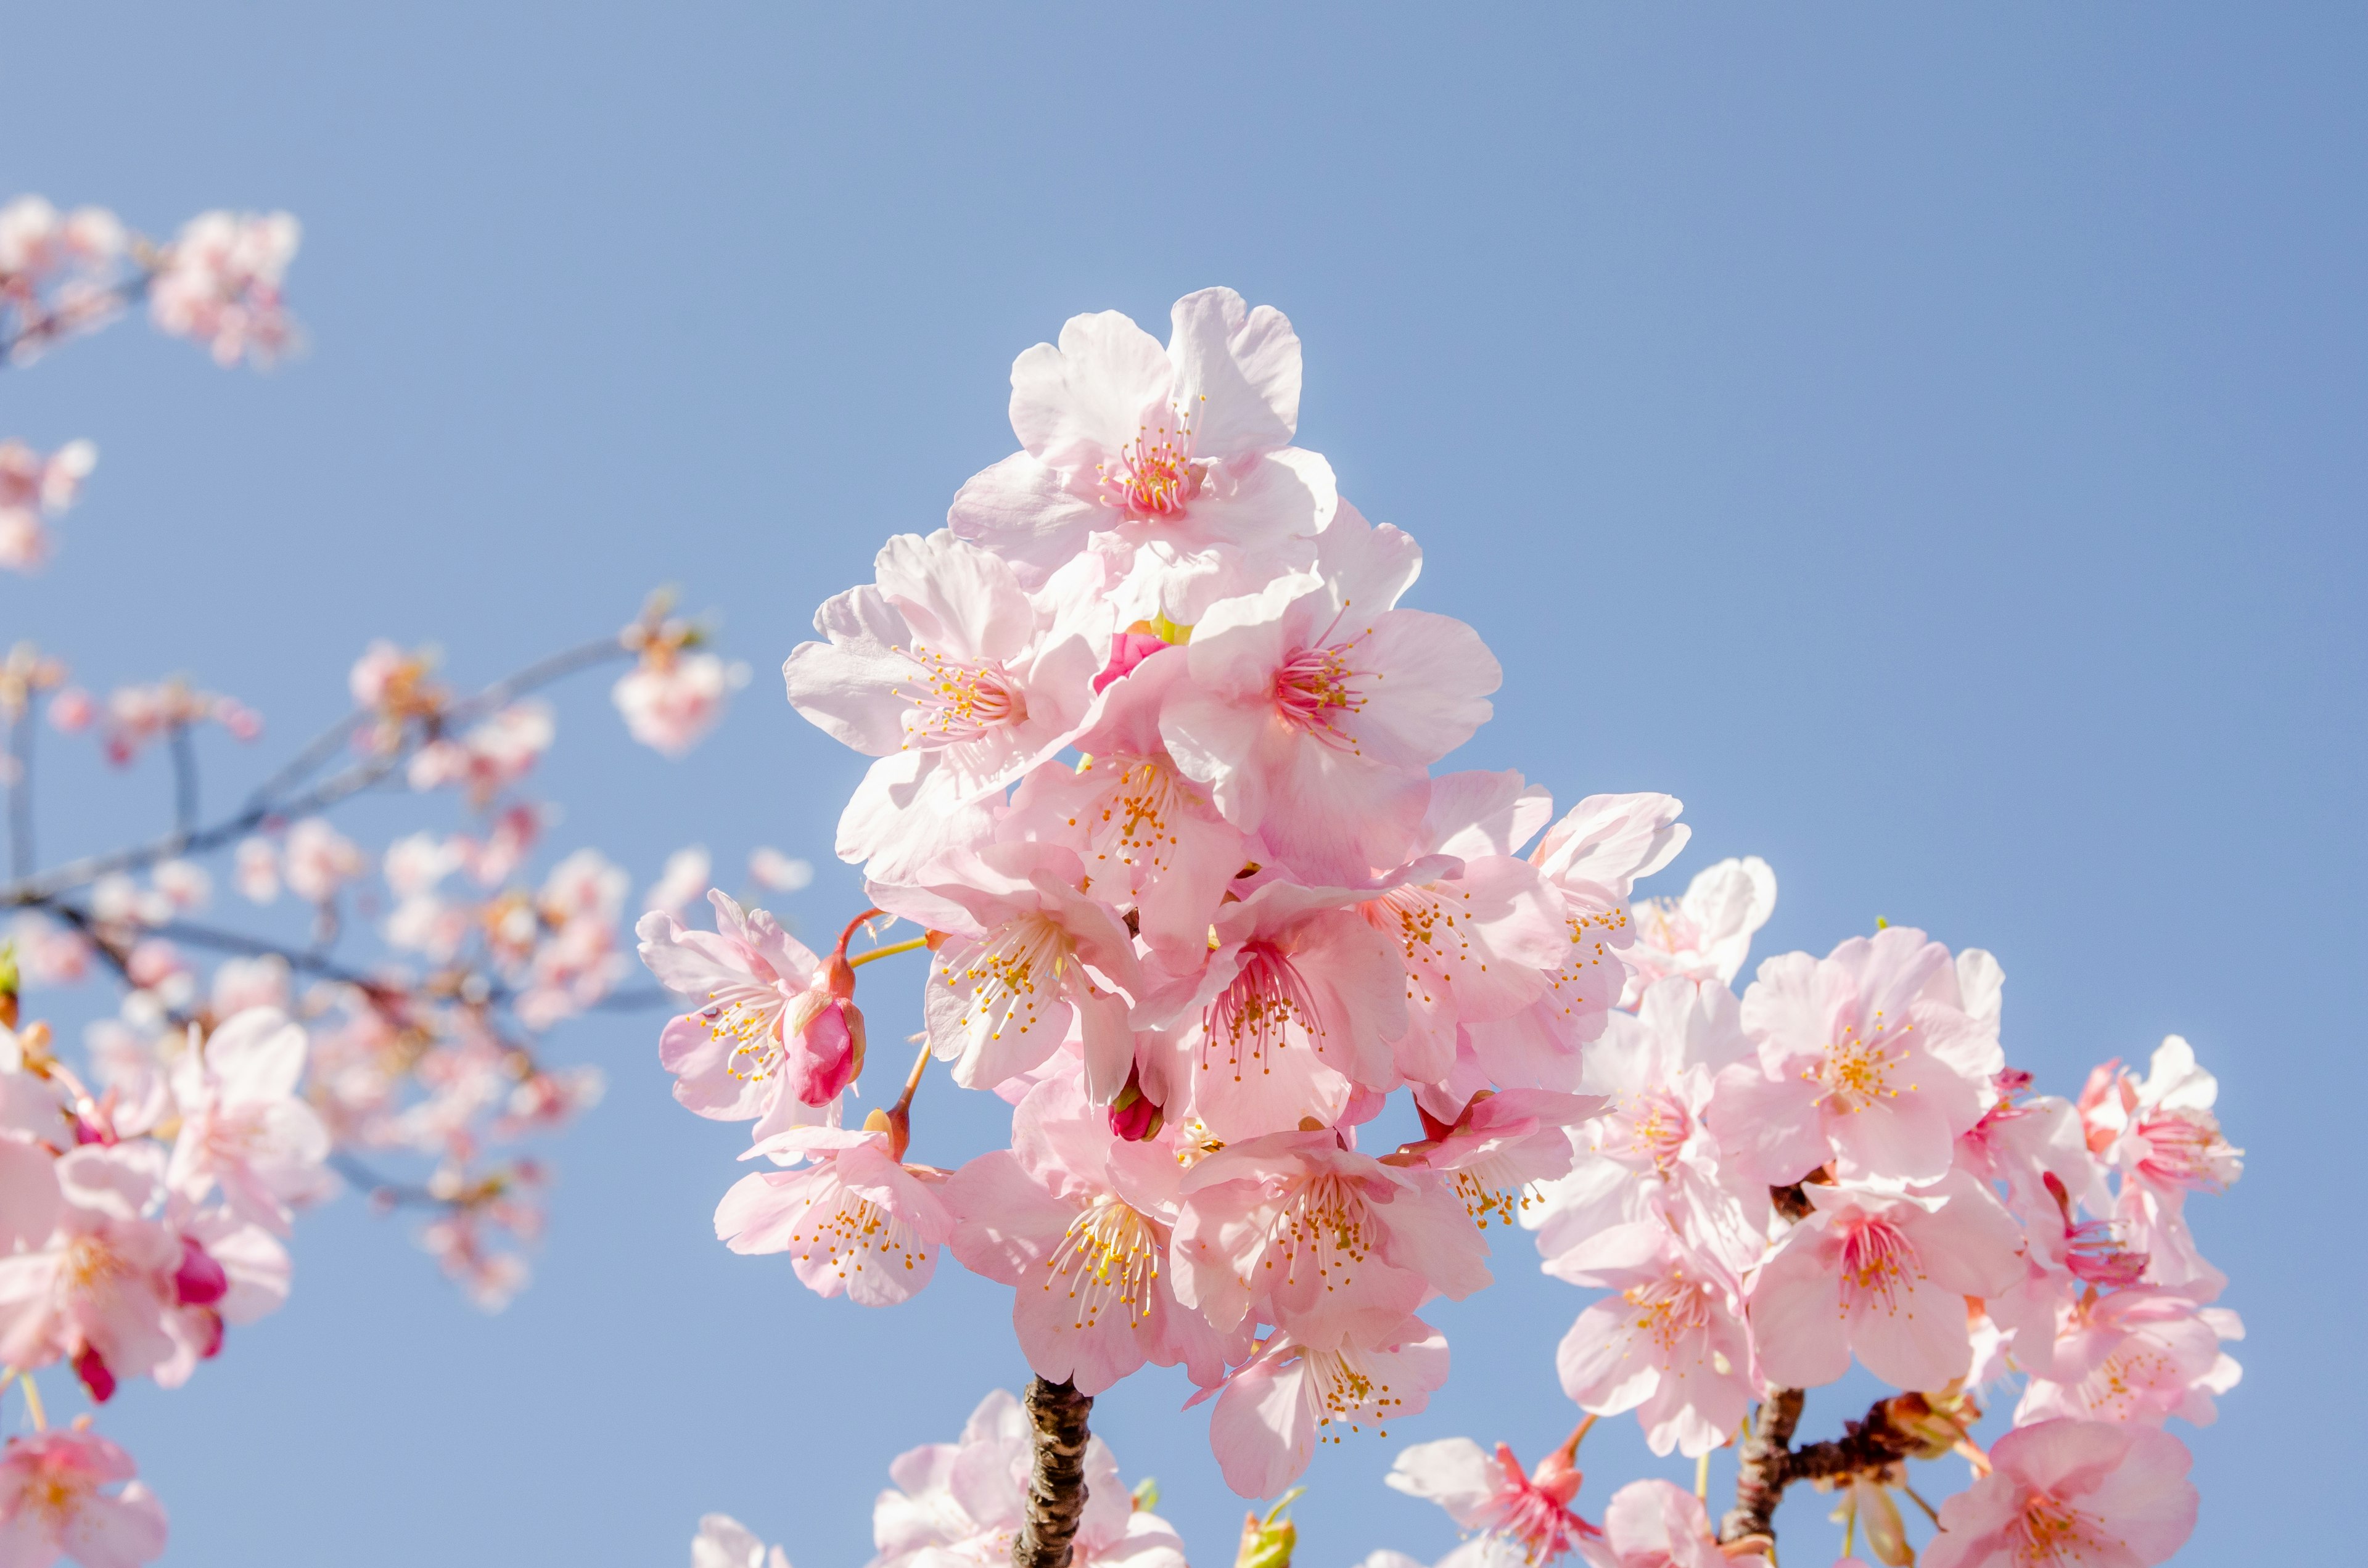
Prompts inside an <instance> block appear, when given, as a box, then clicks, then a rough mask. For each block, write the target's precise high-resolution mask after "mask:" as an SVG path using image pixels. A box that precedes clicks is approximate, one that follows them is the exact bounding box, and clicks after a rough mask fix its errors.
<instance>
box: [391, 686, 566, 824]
mask: <svg viewBox="0 0 2368 1568" xmlns="http://www.w3.org/2000/svg"><path fill="white" fill-rule="evenodd" d="M558 733H559V731H558V723H557V721H556V720H555V719H554V718H553V717H552V711H551V708H550V705H549V704H547V703H542V702H532V701H529V702H514V703H512V704H510V705H509V706H508V707H507V708H505V709H503V710H501V711H500V712H498V713H495V715H494V716H493V717H492V718H490V719H487V720H485V721H484V722H483V723H480V724H477V725H475V726H473V727H472V728H471V729H470V730H469V732H468V733H466V734H464V735H461V737H460V738H458V739H457V740H456V739H450V738H447V739H444V740H438V741H433V742H430V743H429V744H427V745H425V746H422V747H421V748H420V749H419V751H418V753H417V755H416V756H413V757H412V759H411V771H410V779H411V787H412V788H413V789H415V790H440V789H444V788H447V787H458V788H462V789H465V790H467V791H468V794H469V800H470V803H471V804H472V805H476V806H480V807H482V806H484V805H485V804H486V803H487V802H489V801H492V800H493V798H494V797H495V795H498V794H500V793H501V792H502V791H503V790H507V789H508V788H509V787H510V786H511V785H513V784H515V783H517V782H518V780H519V779H521V778H525V777H526V776H527V774H528V773H529V771H531V770H532V768H533V767H534V765H535V763H536V761H537V760H539V759H540V758H541V756H542V754H543V753H544V752H546V751H549V750H550V749H551V743H552V741H553V740H555V739H556V738H557V737H558Z"/></svg>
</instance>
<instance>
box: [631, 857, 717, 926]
mask: <svg viewBox="0 0 2368 1568" xmlns="http://www.w3.org/2000/svg"><path fill="white" fill-rule="evenodd" d="M713 869H714V865H713V862H712V859H711V858H710V857H709V855H708V853H707V847H706V846H704V845H700V844H694V845H691V846H689V848H685V849H677V850H676V851H675V852H674V853H673V854H671V855H669V856H667V857H666V869H665V870H664V871H662V872H660V873H659V874H658V880H657V881H655V882H652V883H651V884H650V885H649V887H648V889H647V890H646V891H645V892H643V894H642V912H643V914H648V913H650V912H652V911H656V912H659V913H662V914H666V915H676V916H677V917H679V916H680V915H681V914H682V912H683V911H684V910H685V909H687V908H689V906H690V902H691V900H693V899H695V898H697V897H698V896H699V895H700V893H702V892H706V891H707V881H708V875H709V873H710V872H711V871H712V870H713Z"/></svg>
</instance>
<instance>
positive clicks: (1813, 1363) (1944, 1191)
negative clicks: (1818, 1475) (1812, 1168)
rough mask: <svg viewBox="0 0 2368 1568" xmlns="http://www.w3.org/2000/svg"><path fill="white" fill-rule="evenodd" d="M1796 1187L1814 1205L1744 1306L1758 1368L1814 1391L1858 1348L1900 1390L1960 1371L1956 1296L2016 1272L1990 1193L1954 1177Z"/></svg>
mask: <svg viewBox="0 0 2368 1568" xmlns="http://www.w3.org/2000/svg"><path fill="white" fill-rule="evenodd" d="M1803 1191H1804V1193H1805V1194H1806V1196H1807V1198H1808V1200H1809V1203H1810V1204H1811V1206H1812V1208H1813V1210H1814V1211H1813V1212H1812V1213H1811V1214H1810V1215H1809V1216H1808V1217H1807V1218H1806V1219H1804V1220H1803V1221H1800V1222H1799V1223H1798V1224H1795V1225H1794V1226H1793V1228H1792V1230H1790V1231H1789V1232H1787V1233H1785V1236H1784V1239H1783V1240H1782V1242H1780V1243H1778V1244H1777V1245H1776V1247H1775V1250H1774V1251H1773V1252H1771V1253H1770V1255H1769V1257H1768V1260H1767V1262H1766V1263H1764V1264H1763V1265H1761V1266H1760V1268H1759V1275H1758V1277H1757V1278H1755V1279H1754V1280H1753V1281H1752V1284H1751V1289H1750V1292H1749V1296H1748V1302H1747V1306H1746V1310H1747V1312H1748V1315H1749V1317H1750V1321H1751V1330H1752V1339H1753V1343H1754V1345H1755V1346H1757V1348H1758V1350H1759V1366H1760V1369H1761V1370H1762V1371H1763V1372H1764V1373H1765V1374H1766V1375H1767V1376H1768V1378H1769V1379H1770V1381H1774V1382H1777V1383H1780V1384H1783V1385H1785V1386H1787V1387H1792V1388H1814V1387H1816V1385H1818V1384H1820V1383H1829V1382H1832V1381H1834V1380H1835V1379H1837V1378H1839V1377H1840V1376H1841V1375H1842V1373H1843V1372H1845V1371H1847V1370H1848V1369H1849V1368H1850V1357H1851V1355H1852V1354H1853V1353H1855V1354H1856V1355H1857V1357H1858V1358H1859V1360H1860V1361H1861V1362H1862V1363H1864V1364H1865V1366H1866V1369H1867V1370H1869V1371H1871V1372H1873V1374H1874V1375H1875V1376H1876V1377H1879V1378H1881V1379H1883V1380H1884V1381H1886V1382H1889V1383H1892V1384H1895V1385H1896V1386H1897V1387H1900V1388H1905V1389H1937V1388H1939V1387H1941V1385H1942V1384H1944V1383H1946V1382H1948V1381H1950V1380H1951V1379H1952V1378H1961V1377H1964V1375H1965V1372H1966V1370H1967V1369H1969V1368H1970V1367H1971V1365H1972V1362H1973V1342H1972V1338H1971V1336H1970V1334H1969V1332H1968V1330H1967V1326H1966V1318H1965V1302H1964V1298H1966V1297H1968V1296H1974V1297H1981V1296H1991V1295H1996V1294H1998V1293H1999V1292H2001V1291H2003V1290H2007V1289H2008V1288H2009V1287H2010V1286H2011V1285H2012V1284H2013V1283H2014V1282H2015V1281H2016V1280H2017V1279H2018V1278H2020V1277H2021V1256H2020V1254H2021V1232H2020V1231H2019V1230H2018V1228H2017V1227H2016V1225H2015V1223H2014V1221H2013V1219H2012V1218H2011V1217H2010V1216H2009V1214H2008V1213H2007V1212H2006V1210H2004V1209H2003V1208H2001V1207H2000V1206H1999V1204H1998V1200H1997V1199H1995V1198H1993V1197H1992V1196H1991V1195H1990V1194H1989V1193H1988V1191H1987V1189H1985V1188H1983V1187H1981V1186H1979V1185H1978V1184H1977V1183H1975V1182H1974V1181H1973V1180H1972V1179H1971V1178H1969V1177H1967V1176H1963V1175H1961V1174H1960V1175H1952V1176H1950V1177H1948V1178H1947V1179H1944V1180H1942V1181H1941V1182H1939V1183H1937V1184H1935V1185H1934V1186H1933V1187H1931V1188H1930V1189H1926V1190H1924V1191H1911V1192H1908V1193H1891V1192H1887V1191H1884V1190H1882V1189H1879V1188H1853V1187H1827V1186H1822V1185H1816V1184H1812V1185H1810V1186H1808V1187H1804V1188H1803Z"/></svg>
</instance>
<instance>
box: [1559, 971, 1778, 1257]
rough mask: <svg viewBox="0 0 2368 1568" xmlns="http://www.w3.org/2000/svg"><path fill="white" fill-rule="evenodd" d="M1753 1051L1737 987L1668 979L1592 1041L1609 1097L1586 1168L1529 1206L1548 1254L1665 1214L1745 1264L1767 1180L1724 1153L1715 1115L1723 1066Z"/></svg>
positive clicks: (1596, 1085) (1594, 1066)
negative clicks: (1746, 1173) (1711, 1116)
mask: <svg viewBox="0 0 2368 1568" xmlns="http://www.w3.org/2000/svg"><path fill="white" fill-rule="evenodd" d="M1750 1053H1751V1044H1750V1041H1749V1040H1748V1039H1747V1038H1746V1037H1745V1036H1744V1033H1743V1028H1742V1025H1741V1022H1740V1018H1739V1009H1738V1007H1737V1005H1736V999H1735V994H1734V993H1732V992H1730V991H1728V990H1727V989H1726V987H1725V984H1723V983H1720V982H1718V981H1716V980H1708V981H1702V982H1700V983H1697V982H1694V981H1691V980H1689V979H1686V978H1684V977H1683V976H1675V975H1673V976H1669V977H1668V978H1665V979H1662V980H1659V981H1656V982H1655V983H1653V984H1652V985H1651V986H1649V987H1648V988H1646V990H1645V994H1644V995H1643V996H1642V998H1640V1000H1639V1005H1638V1007H1637V1010H1636V1012H1635V1013H1634V1015H1630V1014H1626V1013H1614V1014H1612V1015H1611V1017H1610V1018H1609V1020H1608V1021H1607V1022H1606V1025H1605V1028H1604V1031H1603V1035H1602V1038H1601V1039H1600V1040H1596V1041H1594V1042H1593V1043H1592V1044H1590V1045H1589V1046H1588V1051H1587V1057H1586V1064H1585V1068H1584V1071H1583V1074H1582V1075H1581V1080H1580V1082H1581V1084H1582V1086H1584V1087H1586V1088H1588V1089H1589V1090H1593V1091H1595V1092H1597V1093H1599V1094H1601V1095H1603V1096H1606V1097H1607V1098H1608V1099H1609V1101H1610V1103H1609V1105H1608V1106H1607V1107H1606V1108H1605V1110H1604V1113H1603V1114H1602V1115H1601V1116H1600V1117H1598V1118H1596V1119H1594V1120H1593V1121H1591V1122H1589V1123H1588V1125H1587V1126H1586V1128H1584V1129H1583V1130H1582V1131H1581V1133H1580V1135H1579V1140H1578V1143H1579V1159H1578V1162H1577V1168H1576V1169H1575V1170H1573V1171H1572V1172H1571V1174H1570V1175H1569V1176H1568V1177H1567V1178H1565V1179H1564V1180H1561V1181H1557V1182H1554V1183H1552V1184H1551V1185H1549V1186H1548V1187H1545V1188H1544V1190H1543V1192H1542V1193H1541V1194H1540V1196H1539V1201H1538V1203H1537V1204H1536V1206H1535V1207H1534V1208H1533V1209H1532V1210H1530V1211H1527V1212H1525V1213H1524V1216H1523V1221H1522V1222H1523V1223H1525V1224H1528V1225H1530V1226H1531V1227H1532V1228H1533V1229H1535V1230H1536V1231H1537V1233H1538V1250H1539V1251H1540V1252H1541V1253H1542V1254H1543V1255H1545V1256H1548V1257H1552V1256H1554V1255H1555V1254H1557V1253H1559V1252H1562V1251H1564V1250H1565V1248H1567V1247H1569V1246H1570V1245H1572V1244H1574V1243H1576V1242H1577V1241H1579V1240H1581V1239H1583V1238H1585V1237H1587V1236H1589V1235H1592V1234H1595V1233H1598V1232H1600V1231H1602V1230H1604V1229H1606V1228H1607V1227H1609V1226H1612V1225H1616V1224H1620V1223H1622V1222H1624V1221H1633V1220H1643V1219H1647V1218H1656V1219H1657V1218H1664V1217H1665V1218H1666V1220H1667V1221H1668V1223H1670V1224H1673V1225H1675V1226H1677V1227H1678V1228H1679V1230H1680V1231H1681V1232H1682V1233H1685V1234H1686V1235H1688V1236H1690V1237H1691V1238H1692V1239H1693V1241H1694V1243H1695V1244H1698V1245H1702V1246H1705V1247H1708V1248H1710V1249H1711V1250H1712V1251H1713V1252H1714V1253H1716V1254H1717V1255H1718V1256H1720V1257H1721V1258H1722V1259H1724V1260H1725V1263H1726V1264H1727V1265H1728V1267H1731V1268H1732V1269H1734V1270H1736V1272H1737V1273H1740V1272H1741V1271H1742V1270H1743V1269H1745V1268H1748V1267H1750V1266H1751V1265H1752V1264H1754V1263H1757V1262H1758V1261H1759V1255H1760V1253H1761V1252H1762V1251H1763V1250H1765V1248H1766V1244H1767V1232H1768V1221H1769V1214H1770V1210H1769V1205H1768V1189H1767V1187H1766V1184H1764V1183H1759V1182H1752V1181H1748V1180H1745V1179H1743V1178H1742V1177H1740V1176H1737V1175H1736V1173H1735V1172H1734V1170H1733V1169H1732V1168H1730V1165H1729V1163H1728V1162H1726V1161H1725V1160H1724V1159H1723V1158H1722V1156H1721V1153H1720V1150H1719V1144H1718V1140H1717V1139H1716V1138H1715V1137H1714V1136H1713V1134H1712V1132H1711V1130H1710V1126H1709V1123H1708V1120H1707V1117H1706V1113H1707V1111H1708V1109H1709V1107H1710V1103H1711V1099H1712V1096H1713V1092H1714V1085H1715V1076H1714V1075H1715V1074H1717V1073H1718V1072H1719V1071H1720V1070H1721V1069H1722V1068H1724V1067H1725V1066H1727V1065H1728V1064H1730V1063H1732V1062H1736V1060H1738V1059H1741V1058H1745V1057H1748V1055H1750Z"/></svg>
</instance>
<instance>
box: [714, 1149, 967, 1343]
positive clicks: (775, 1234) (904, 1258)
mask: <svg viewBox="0 0 2368 1568" xmlns="http://www.w3.org/2000/svg"><path fill="white" fill-rule="evenodd" d="M760 1154H761V1155H764V1156H766V1157H768V1158H770V1159H773V1160H776V1161H778V1162H781V1163H785V1164H787V1163H794V1162H800V1161H803V1162H804V1163H803V1164H802V1165H798V1166H797V1168H795V1169H791V1170H783V1171H759V1172H757V1173H756V1174H755V1175H752V1176H743V1177H741V1178H740V1179H739V1180H738V1181H737V1182H735V1183H734V1184H733V1187H732V1189H731V1190H730V1191H729V1192H727V1193H725V1194H724V1195H723V1202H722V1203H721V1204H719V1205H718V1206H717V1207H716V1210H715V1235H716V1239H717V1240H719V1241H721V1242H723V1243H724V1244H726V1245H728V1246H730V1247H731V1249H732V1250H733V1251H734V1252H738V1253H769V1252H786V1253H788V1254H790V1255H791V1256H790V1264H791V1267H792V1268H794V1269H795V1270H796V1271H797V1276H798V1278H799V1279H800V1280H802V1281H803V1283H804V1284H805V1287H806V1289H808V1290H812V1291H813V1292H814V1294H815V1295H817V1296H837V1295H842V1294H843V1295H845V1296H846V1297H847V1298H848V1300H850V1301H857V1302H860V1304H862V1305H864V1306H867V1307H880V1306H887V1305H890V1304H892V1303H894V1302H896V1301H905V1300H906V1299H908V1298H910V1297H911V1296H912V1295H914V1294H915V1293H916V1291H918V1290H920V1289H921V1288H922V1287H923V1286H925V1285H927V1284H928V1282H929V1277H930V1276H931V1275H932V1274H934V1273H936V1272H937V1267H938V1252H937V1249H938V1248H939V1246H941V1245H943V1244H945V1243H946V1242H948V1241H950V1240H951V1239H952V1236H953V1229H954V1221H953V1215H952V1214H951V1212H950V1211H949V1210H947V1208H946V1206H945V1203H944V1201H943V1199H941V1197H940V1196H939V1193H938V1191H936V1190H935V1188H936V1187H938V1185H939V1182H940V1181H941V1180H942V1173H939V1172H931V1171H927V1170H918V1171H916V1169H915V1168H914V1167H911V1166H907V1165H899V1164H898V1163H897V1161H896V1157H895V1155H894V1153H892V1152H891V1144H890V1139H889V1134H888V1132H887V1131H885V1130H882V1131H841V1130H840V1129H837V1128H835V1127H793V1128H791V1129H789V1130H788V1131H784V1132H780V1133H776V1134H774V1135H773V1136H772V1137H771V1138H768V1139H767V1140H766V1141H765V1142H761V1143H758V1144H757V1145H756V1146H755V1147H754V1148H752V1149H750V1150H749V1151H748V1153H746V1154H744V1155H742V1156H741V1157H742V1158H743V1159H747V1158H752V1157H754V1156H757V1155H760Z"/></svg>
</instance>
